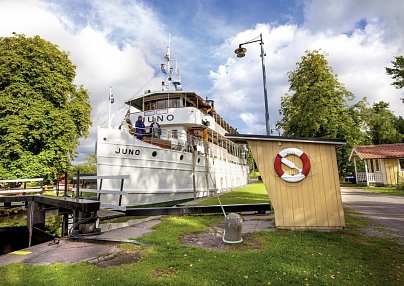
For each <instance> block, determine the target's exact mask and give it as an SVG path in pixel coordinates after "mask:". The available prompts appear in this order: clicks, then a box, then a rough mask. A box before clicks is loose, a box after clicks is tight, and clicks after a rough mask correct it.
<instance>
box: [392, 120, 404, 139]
mask: <svg viewBox="0 0 404 286" xmlns="http://www.w3.org/2000/svg"><path fill="white" fill-rule="evenodd" d="M394 126H395V127H396V129H397V131H398V132H399V133H400V134H401V142H404V118H403V117H401V116H399V117H397V118H396V120H395V121H394Z"/></svg>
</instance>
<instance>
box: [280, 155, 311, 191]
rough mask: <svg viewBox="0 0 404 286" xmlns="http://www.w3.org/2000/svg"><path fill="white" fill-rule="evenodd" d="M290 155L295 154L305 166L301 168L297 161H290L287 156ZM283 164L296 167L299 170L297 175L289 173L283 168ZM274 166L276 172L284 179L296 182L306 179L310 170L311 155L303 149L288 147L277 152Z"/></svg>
mask: <svg viewBox="0 0 404 286" xmlns="http://www.w3.org/2000/svg"><path fill="white" fill-rule="evenodd" d="M288 155H295V156H297V157H299V158H300V160H302V163H303V168H302V169H299V168H298V167H296V165H295V163H293V162H292V161H289V160H288V159H286V158H285V157H286V156H288ZM282 164H285V165H286V166H288V167H289V168H292V169H296V170H298V171H299V173H298V174H297V175H288V174H286V173H285V172H284V171H283V169H282ZM274 167H275V172H276V174H277V175H278V176H279V177H281V178H282V180H284V181H286V182H290V183H296V182H300V181H302V180H304V178H306V177H307V175H308V174H309V172H310V167H311V165H310V159H309V157H308V156H307V155H306V154H305V153H304V152H303V151H302V150H299V149H297V148H286V149H283V150H282V151H281V152H279V153H278V154H276V157H275V161H274Z"/></svg>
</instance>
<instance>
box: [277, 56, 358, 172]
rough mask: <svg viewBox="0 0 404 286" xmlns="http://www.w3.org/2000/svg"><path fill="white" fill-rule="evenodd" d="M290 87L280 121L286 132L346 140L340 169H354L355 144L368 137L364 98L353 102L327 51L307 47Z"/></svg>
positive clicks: (291, 76)
mask: <svg viewBox="0 0 404 286" xmlns="http://www.w3.org/2000/svg"><path fill="white" fill-rule="evenodd" d="M289 83H290V91H291V92H292V94H286V95H285V96H284V97H282V100H281V110H280V111H281V112H282V114H283V118H282V119H281V120H280V121H279V122H278V123H277V125H278V127H280V128H283V129H284V133H285V135H286V136H294V137H313V138H332V139H342V140H346V141H347V144H346V145H345V146H344V147H342V148H339V149H338V150H337V158H338V167H339V172H340V173H342V174H344V173H349V171H350V170H352V166H351V163H350V162H348V157H349V154H350V151H351V149H352V147H353V146H355V145H357V144H358V143H362V142H363V141H364V140H365V136H364V133H363V131H361V129H360V126H361V125H360V124H356V123H357V122H359V121H360V119H361V113H360V111H361V109H362V108H363V107H364V102H363V101H361V102H359V103H358V104H357V105H354V106H349V105H348V102H350V101H352V100H353V99H354V95H353V94H352V93H351V92H350V91H348V90H347V89H346V88H345V87H344V86H343V85H342V84H341V83H340V82H339V81H338V79H337V76H336V75H334V74H333V71H332V68H331V67H329V66H328V62H327V60H326V58H325V54H322V53H320V51H306V55H305V56H303V57H302V59H301V62H299V63H297V68H296V70H295V71H293V72H290V73H289Z"/></svg>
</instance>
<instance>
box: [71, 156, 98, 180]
mask: <svg viewBox="0 0 404 286" xmlns="http://www.w3.org/2000/svg"><path fill="white" fill-rule="evenodd" d="M77 171H79V172H80V174H94V175H95V174H97V165H96V156H95V154H87V155H86V161H85V162H84V163H81V164H77V165H72V166H71V167H70V170H69V173H70V174H74V175H75V174H77Z"/></svg>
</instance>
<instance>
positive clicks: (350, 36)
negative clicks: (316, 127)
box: [0, 0, 404, 154]
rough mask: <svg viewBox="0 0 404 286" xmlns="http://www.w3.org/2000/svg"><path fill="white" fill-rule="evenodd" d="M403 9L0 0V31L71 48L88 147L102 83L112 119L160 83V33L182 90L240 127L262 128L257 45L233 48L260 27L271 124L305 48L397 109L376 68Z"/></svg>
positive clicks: (367, 4)
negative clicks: (88, 119) (87, 110)
mask: <svg viewBox="0 0 404 286" xmlns="http://www.w3.org/2000/svg"><path fill="white" fill-rule="evenodd" d="M403 11H404V1H401V0H385V1H379V0H294V1H293V0H284V1H282V0H249V1H247V0H246V1H241V0H233V1H230V0H221V1H220V0H166V1H163V0H151V1H135V0H109V1H107V0H93V1H89V0H82V1H79V0H74V1H69V0H60V1H58V0H0V36H2V37H7V36H11V35H12V32H17V33H23V34H26V35H27V36H33V35H40V36H41V37H42V38H44V39H46V40H48V41H51V42H53V43H55V44H57V45H58V46H59V47H60V49H62V50H64V51H68V52H69V53H70V59H71V60H72V62H73V63H74V64H75V65H76V66H77V69H76V72H77V76H76V80H75V82H76V83H77V84H83V85H84V86H85V87H86V88H87V89H88V90H89V92H90V94H91V103H92V107H93V112H92V119H93V127H92V129H91V135H90V138H88V139H86V140H82V143H81V145H80V148H79V152H80V153H81V154H84V153H91V152H94V142H95V136H96V129H97V126H98V125H105V124H106V122H107V118H106V114H108V92H109V87H110V86H112V87H113V92H114V96H115V103H114V105H113V107H112V110H113V112H114V113H115V114H116V116H115V117H114V121H113V124H114V125H118V124H119V122H120V120H121V118H122V116H123V114H124V112H125V107H124V104H123V103H124V100H125V99H128V98H131V97H133V96H135V95H138V94H140V93H142V92H143V91H144V90H146V89H159V87H160V82H161V79H162V75H161V73H160V63H161V62H162V58H163V56H164V54H165V50H166V46H167V44H168V35H169V34H171V47H172V56H173V57H174V58H176V59H177V60H178V62H179V67H180V71H181V76H182V82H183V87H184V89H189V90H195V91H197V92H198V93H199V94H200V95H201V96H202V97H208V98H211V99H214V100H215V106H216V109H217V110H218V111H219V113H220V114H222V115H223V117H224V118H226V119H227V120H228V121H229V122H230V123H231V124H232V125H233V126H234V127H237V128H238V130H239V131H240V133H253V134H264V133H265V122H264V102H263V100H264V96H263V86H262V70H261V63H260V56H259V54H260V51H259V49H260V46H259V44H250V45H247V46H246V48H247V49H248V51H247V54H246V57H245V58H242V59H238V58H236V57H235V54H234V49H235V48H237V47H238V44H240V43H242V42H245V41H248V40H251V39H253V38H256V37H257V36H259V34H260V33H262V35H263V40H264V43H265V45H264V48H265V52H266V57H265V63H266V70H267V86H268V102H269V109H270V110H269V111H270V123H271V125H272V128H273V127H274V125H275V123H276V121H277V120H279V119H280V117H279V112H278V110H279V108H280V99H281V96H283V95H285V93H287V92H288V88H289V85H288V78H287V73H288V72H290V71H293V70H294V69H295V68H296V63H297V62H298V61H300V58H301V57H302V56H303V55H304V52H305V51H306V50H318V49H321V50H322V51H324V52H326V53H327V54H328V56H327V60H328V62H329V64H330V66H331V67H332V68H333V70H334V72H335V73H336V74H337V75H338V79H339V81H340V82H342V83H343V84H344V85H345V86H346V87H347V88H348V89H349V90H350V91H352V92H353V93H354V94H355V96H356V98H357V100H359V99H361V98H363V97H367V98H368V101H369V102H370V103H373V102H378V101H380V100H384V101H387V102H388V103H390V107H391V109H392V111H393V112H394V113H395V114H396V115H404V104H402V102H401V101H400V98H404V91H403V90H397V89H395V88H394V87H393V86H391V82H392V80H391V78H390V77H389V76H387V75H386V74H385V69H384V68H385V67H386V66H390V65H391V63H390V62H391V61H392V60H393V59H394V56H397V55H403V53H404V51H403V49H404V29H403V28H402V27H404V18H403V15H402V12H403Z"/></svg>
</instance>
